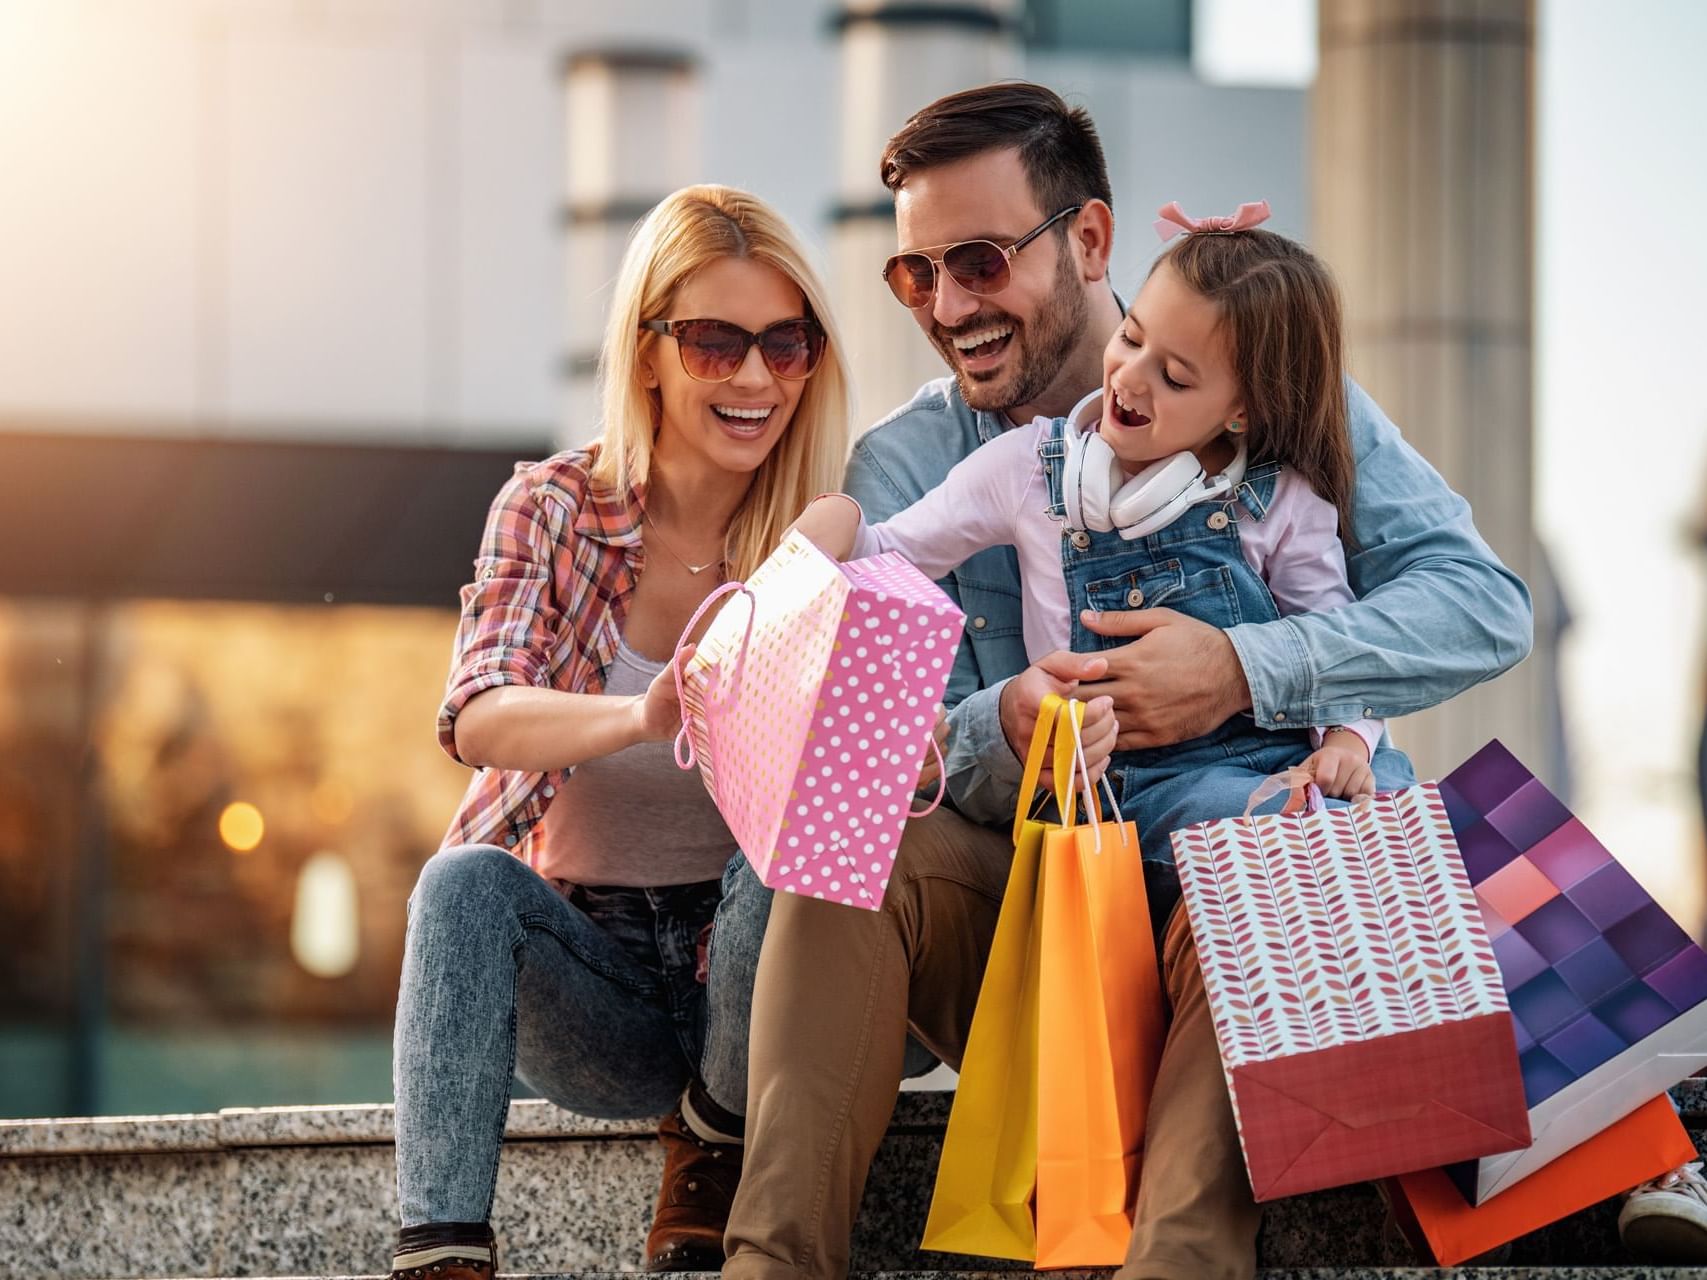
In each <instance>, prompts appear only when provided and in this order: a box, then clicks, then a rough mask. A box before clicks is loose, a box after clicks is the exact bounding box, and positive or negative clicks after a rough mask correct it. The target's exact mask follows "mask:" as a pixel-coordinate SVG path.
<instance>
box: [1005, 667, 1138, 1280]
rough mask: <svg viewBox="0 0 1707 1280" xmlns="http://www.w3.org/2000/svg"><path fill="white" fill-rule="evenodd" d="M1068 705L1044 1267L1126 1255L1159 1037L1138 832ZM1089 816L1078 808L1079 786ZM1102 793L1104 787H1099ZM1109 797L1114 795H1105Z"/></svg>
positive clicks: (1051, 919)
mask: <svg viewBox="0 0 1707 1280" xmlns="http://www.w3.org/2000/svg"><path fill="white" fill-rule="evenodd" d="M1083 716H1084V704H1082V703H1080V702H1078V701H1076V700H1074V701H1069V702H1068V703H1067V704H1066V705H1065V706H1064V707H1063V708H1062V710H1061V713H1060V717H1059V719H1058V720H1057V722H1056V729H1055V793H1056V795H1057V796H1064V797H1066V799H1065V801H1064V802H1063V803H1062V804H1061V806H1060V807H1061V825H1060V826H1059V827H1056V828H1053V829H1051V830H1049V831H1047V832H1046V833H1045V834H1044V837H1043V860H1042V893H1041V898H1042V924H1043V927H1042V963H1041V965H1040V970H1039V1009H1038V1029H1037V1036H1038V1076H1037V1088H1038V1095H1037V1203H1036V1207H1035V1211H1036V1215H1037V1259H1036V1261H1037V1265H1038V1266H1040V1267H1093V1266H1116V1265H1119V1264H1120V1263H1121V1262H1123V1261H1125V1259H1126V1249H1127V1245H1128V1244H1129V1243H1130V1241H1131V1235H1132V1210H1133V1206H1134V1204H1135V1203H1136V1201H1137V1198H1138V1175H1139V1165H1140V1162H1141V1155H1142V1152H1143V1147H1144V1121H1145V1117H1146V1115H1147V1114H1148V1111H1149V1102H1150V1090H1151V1088H1152V1087H1153V1086H1154V1085H1155V1081H1156V1068H1157V1067H1158V1065H1159V1064H1160V1062H1161V1053H1162V1039H1163V1036H1164V1034H1165V1030H1166V1027H1165V1020H1164V1017H1163V1012H1162V1010H1163V1005H1162V985H1161V980H1160V977H1159V976H1158V973H1157V966H1156V951H1155V945H1154V943H1153V941H1152V937H1151V932H1150V909H1149V901H1148V898H1147V896H1146V894H1145V891H1144V869H1143V864H1142V862H1141V860H1140V856H1139V848H1138V831H1137V828H1136V827H1135V826H1134V824H1132V823H1130V822H1122V821H1121V819H1120V813H1119V810H1118V809H1116V810H1114V812H1113V813H1112V814H1111V815H1110V820H1108V821H1105V820H1104V819H1103V815H1102V811H1101V802H1100V798H1099V797H1098V796H1097V795H1096V792H1095V789H1094V788H1093V787H1092V786H1091V783H1090V780H1089V778H1088V776H1087V774H1086V772H1085V768H1084V763H1085V759H1084V749H1083V746H1082V744H1081V743H1080V741H1079V723H1080V721H1081V719H1082V718H1083ZM1075 779H1076V780H1077V782H1078V784H1079V787H1078V790H1080V791H1081V793H1082V794H1083V796H1084V798H1085V812H1086V817H1087V821H1085V822H1083V823H1081V822H1079V821H1078V816H1077V814H1076V812H1075V810H1076V808H1077V805H1076V803H1075V800H1074V798H1073V797H1074V792H1075V787H1074V782H1075ZM1105 789H1106V788H1105ZM1111 800H1112V797H1111Z"/></svg>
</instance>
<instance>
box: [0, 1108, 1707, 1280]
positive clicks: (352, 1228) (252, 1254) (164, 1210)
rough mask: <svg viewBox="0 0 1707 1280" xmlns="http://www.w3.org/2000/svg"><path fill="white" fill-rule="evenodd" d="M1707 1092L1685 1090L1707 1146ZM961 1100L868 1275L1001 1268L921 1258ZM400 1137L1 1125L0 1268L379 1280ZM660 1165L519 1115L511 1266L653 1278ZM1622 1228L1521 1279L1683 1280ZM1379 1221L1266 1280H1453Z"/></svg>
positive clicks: (1535, 1245)
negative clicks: (375, 1279) (1622, 1242)
mask: <svg viewBox="0 0 1707 1280" xmlns="http://www.w3.org/2000/svg"><path fill="white" fill-rule="evenodd" d="M1703 1086H1704V1082H1701V1081H1690V1082H1688V1083H1687V1084H1686V1085H1684V1086H1681V1087H1680V1088H1679V1089H1677V1090H1675V1091H1674V1096H1676V1098H1677V1099H1678V1101H1679V1104H1680V1107H1681V1109H1682V1111H1683V1113H1684V1116H1685V1120H1686V1123H1688V1124H1689V1126H1690V1128H1691V1131H1692V1132H1693V1133H1695V1134H1696V1141H1697V1145H1698V1146H1701V1145H1702V1137H1703V1135H1702V1134H1701V1133H1700V1132H1699V1130H1700V1129H1702V1128H1703V1127H1704V1126H1707V1088H1704V1087H1703ZM951 1101H952V1095H951V1094H946V1093H905V1094H902V1095H901V1097H900V1099H899V1100H898V1102H897V1105H896V1109H895V1114H894V1117H893V1119H892V1122H891V1125H890V1129H889V1133H888V1135H887V1137H886V1139H885V1141H884V1142H883V1144H882V1146H881V1147H880V1149H879V1152H878V1156H877V1159H876V1162H875V1164H874V1166H873V1170H872V1176H871V1178H870V1179H869V1181H868V1184H867V1189H866V1196H865V1201H864V1203H863V1205H862V1207H861V1212H860V1219H859V1225H858V1228H857V1230H856V1233H855V1239H854V1249H853V1266H854V1268H855V1270H856V1271H859V1272H865V1273H874V1274H876V1273H882V1274H885V1275H892V1276H895V1277H897V1278H899V1277H902V1276H915V1275H916V1276H925V1275H936V1274H948V1273H953V1274H955V1275H959V1276H963V1277H964V1276H971V1275H980V1274H994V1273H998V1272H1000V1271H1002V1270H1004V1269H1005V1268H1003V1265H1002V1264H999V1263H992V1262H991V1261H990V1260H989V1259H972V1258H955V1257H953V1256H951V1255H946V1254H934V1253H923V1252H921V1251H919V1250H918V1249H917V1242H918V1240H919V1235H920V1229H921V1227H922V1225H923V1220H924V1215H925V1210H926V1208H927V1206H928V1205H929V1202H930V1192H931V1183H932V1179H933V1178H934V1175H935V1170H936V1163H937V1157H938V1154H939V1152H940V1150H941V1144H942V1134H943V1129H944V1126H945V1124H946V1122H947V1119H948V1112H949V1107H950V1104H951ZM392 1135H393V1112H392V1108H391V1107H390V1106H353V1107H274V1108H254V1109H247V1108H235V1109H230V1110H226V1111H221V1112H218V1113H214V1114H205V1115H187V1116H151V1117H139V1118H131V1119H95V1120H39V1121H6V1122H0V1256H5V1257H10V1258H14V1259H29V1267H28V1272H29V1274H31V1275H33V1276H40V1277H43V1278H44V1280H47V1278H49V1277H52V1278H54V1280H102V1278H103V1277H104V1278H107V1280H112V1278H114V1277H121V1276H122V1277H127V1278H130V1277H183V1278H188V1277H197V1278H198V1280H206V1278H208V1277H223V1276H248V1277H256V1276H315V1277H330V1276H344V1275H351V1276H353V1275H360V1274H368V1273H371V1272H372V1270H373V1269H374V1268H375V1267H376V1266H378V1265H381V1264H382V1263H383V1261H384V1260H385V1259H386V1258H387V1257H388V1256H389V1251H390V1246H391V1244H392V1242H393V1239H394V1234H393V1233H394V1231H395V1222H396V1191H395V1183H394V1167H393V1152H392V1146H391V1143H392ZM661 1159H662V1157H661V1152H660V1150H659V1147H658V1145H657V1142H656V1140H655V1138H654V1135H653V1126H652V1125H651V1124H649V1123H645V1122H628V1121H603V1120H592V1119H588V1118H586V1117H583V1116H576V1115H572V1114H570V1113H568V1112H565V1111H562V1110H559V1109H558V1108H556V1107H553V1106H551V1105H550V1104H549V1103H544V1102H538V1101H518V1102H515V1103H512V1104H511V1107H510V1112H509V1117H508V1124H507V1127H506V1146H505V1150H504V1158H503V1161H502V1163H501V1165H500V1169H499V1178H498V1192H497V1203H496V1207H495V1209H494V1213H493V1219H494V1223H495V1224H496V1226H497V1228H498V1232H499V1238H500V1240H501V1241H502V1244H503V1260H504V1263H505V1265H506V1267H509V1268H515V1269H518V1270H519V1271H520V1272H521V1273H524V1274H534V1275H540V1276H546V1275H557V1274H564V1275H571V1274H572V1275H578V1276H582V1277H593V1276H597V1275H602V1274H605V1273H610V1272H623V1271H632V1270H633V1269H635V1268H637V1267H638V1266H639V1264H640V1246H641V1242H642V1240H643V1239H644V1237H645V1233H646V1227H647V1224H648V1222H649V1221H650V1216H651V1209H652V1202H653V1197H654V1196H655V1195H656V1192H657V1178H658V1173H659V1169H660V1165H661ZM1617 1212H1618V1205H1617V1202H1616V1201H1609V1202H1607V1203H1605V1204H1602V1205H1598V1206H1596V1207H1594V1208H1593V1209H1590V1210H1588V1211H1585V1212H1583V1213H1580V1214H1576V1215H1574V1216H1573V1217H1571V1218H1569V1219H1567V1220H1566V1221H1564V1222H1561V1223H1558V1224H1556V1225H1555V1226H1553V1227H1550V1228H1548V1229H1546V1230H1544V1231H1540V1232H1537V1233H1535V1234H1534V1235H1531V1236H1528V1237H1526V1238H1525V1239H1523V1240H1521V1241H1519V1242H1517V1243H1516V1245H1515V1246H1514V1248H1513V1251H1512V1255H1511V1257H1510V1259H1509V1261H1510V1264H1511V1265H1512V1266H1513V1267H1514V1268H1518V1273H1523V1274H1526V1273H1527V1269H1528V1268H1531V1267H1547V1268H1577V1269H1578V1270H1549V1271H1548V1272H1547V1273H1546V1274H1547V1275H1548V1276H1549V1277H1559V1278H1560V1280H1564V1278H1565V1277H1567V1276H1575V1275H1581V1276H1585V1277H1586V1276H1589V1275H1606V1276H1614V1275H1616V1276H1621V1277H1625V1278H1626V1280H1629V1278H1631V1277H1637V1276H1644V1275H1653V1276H1659V1275H1662V1274H1665V1275H1669V1274H1671V1273H1662V1272H1660V1271H1643V1270H1640V1269H1634V1270H1632V1269H1630V1268H1629V1267H1628V1265H1627V1263H1628V1260H1627V1259H1626V1258H1625V1257H1624V1255H1623V1254H1622V1251H1621V1250H1620V1248H1619V1244H1618V1237H1617V1229H1616V1219H1617ZM1382 1219H1383V1210H1382V1206H1381V1203H1380V1200H1379V1197H1378V1196H1377V1195H1376V1193H1375V1192H1374V1190H1373V1189H1372V1188H1370V1187H1368V1186H1357V1187H1347V1188H1342V1189H1338V1190H1334V1191H1326V1192H1319V1193H1316V1194H1313V1195H1308V1196H1301V1197H1298V1198H1296V1199H1292V1200H1285V1201H1280V1202H1278V1203H1276V1204H1274V1205H1271V1206H1270V1207H1269V1211H1268V1214H1267V1217H1266V1221H1265V1224H1264V1228H1263V1235H1262V1239H1261V1243H1260V1247H1259V1256H1260V1259H1261V1262H1262V1264H1263V1266H1264V1267H1266V1268H1268V1270H1267V1271H1266V1272H1265V1274H1266V1275H1268V1276H1270V1277H1273V1278H1274V1280H1279V1278H1280V1277H1293V1276H1297V1277H1303V1276H1306V1275H1319V1276H1322V1277H1324V1278H1325V1277H1329V1276H1333V1277H1337V1278H1345V1277H1352V1276H1364V1275H1367V1276H1370V1277H1376V1276H1387V1275H1392V1274H1418V1275H1422V1274H1428V1275H1442V1274H1450V1273H1445V1272H1413V1273H1406V1272H1404V1271H1399V1272H1393V1271H1390V1270H1382V1269H1380V1268H1391V1267H1404V1266H1406V1265H1407V1264H1409V1263H1410V1262H1411V1259H1410V1258H1409V1257H1408V1256H1405V1255H1403V1254H1402V1253H1397V1252H1395V1251H1394V1250H1392V1249H1391V1247H1390V1246H1389V1245H1387V1244H1386V1243H1384V1241H1383V1238H1382V1231H1381V1224H1382ZM1370 1267H1375V1268H1377V1269H1376V1270H1368V1268H1370ZM1311 1268H1327V1269H1326V1270H1311ZM1582 1268H1588V1270H1582ZM1594 1268H1600V1270H1598V1271H1596V1270H1594ZM1006 1270H1008V1273H1009V1274H1011V1269H1006ZM1474 1274H1476V1275H1478V1276H1492V1275H1498V1274H1500V1273H1499V1272H1498V1271H1496V1270H1482V1271H1477V1272H1475V1273H1474ZM1679 1274H1684V1273H1679ZM1691 1274H1694V1275H1697V1276H1707V1270H1703V1271H1697V1272H1694V1273H1691Z"/></svg>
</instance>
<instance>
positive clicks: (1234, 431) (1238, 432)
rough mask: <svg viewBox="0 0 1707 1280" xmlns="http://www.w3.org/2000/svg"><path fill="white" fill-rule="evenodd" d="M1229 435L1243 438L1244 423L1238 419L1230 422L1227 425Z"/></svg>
mask: <svg viewBox="0 0 1707 1280" xmlns="http://www.w3.org/2000/svg"><path fill="white" fill-rule="evenodd" d="M1227 434H1228V435H1230V436H1242V435H1244V434H1245V425H1244V423H1242V422H1239V421H1238V420H1237V419H1235V420H1234V421H1232V422H1229V423H1228V424H1227Z"/></svg>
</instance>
